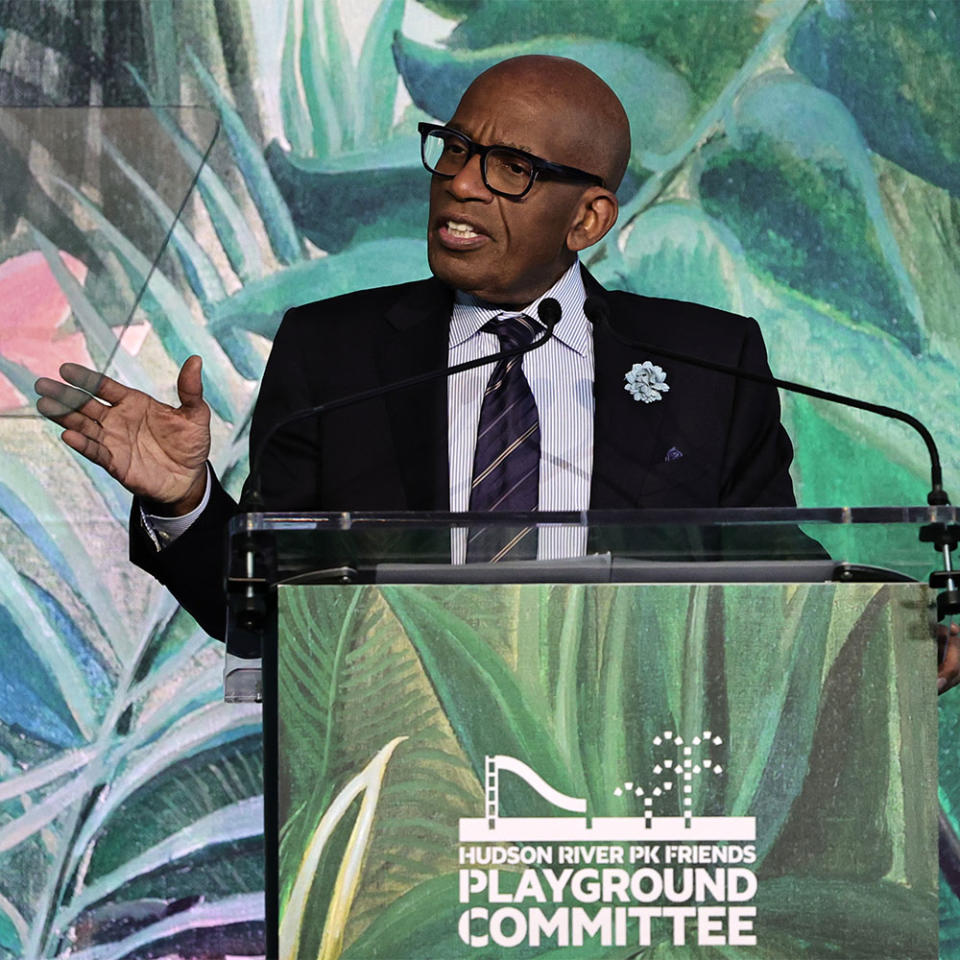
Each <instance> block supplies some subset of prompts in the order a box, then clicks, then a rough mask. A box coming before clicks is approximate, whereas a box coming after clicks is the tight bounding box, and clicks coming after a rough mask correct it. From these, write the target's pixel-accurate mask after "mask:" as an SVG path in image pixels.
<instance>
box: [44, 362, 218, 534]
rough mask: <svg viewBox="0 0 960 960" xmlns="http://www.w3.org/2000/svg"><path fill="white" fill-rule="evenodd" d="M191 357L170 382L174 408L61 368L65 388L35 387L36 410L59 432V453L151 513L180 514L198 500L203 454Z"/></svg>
mask: <svg viewBox="0 0 960 960" xmlns="http://www.w3.org/2000/svg"><path fill="white" fill-rule="evenodd" d="M201 365H202V362H201V360H200V358H199V357H196V356H194V357H189V358H188V359H187V361H186V362H185V363H184V365H183V367H182V369H181V370H180V376H179V377H178V378H177V393H178V395H179V397H180V406H179V407H171V406H170V405H169V404H166V403H160V402H159V401H158V400H154V399H153V397H151V396H149V395H148V394H146V393H143V392H142V391H141V390H133V389H131V388H130V387H125V386H124V385H123V384H122V383H118V382H117V381H116V380H111V379H110V377H107V376H104V375H103V374H101V373H97V372H96V371H95V370H90V369H88V368H87V367H82V366H80V364H77V363H65V364H64V365H63V366H62V367H60V376H61V377H62V378H63V380H64V381H65V382H60V381H59V380H52V379H50V378H49V377H41V378H40V379H39V380H37V382H36V385H35V387H36V391H37V393H38V394H39V399H38V400H37V410H38V411H39V412H40V413H41V414H43V416H45V417H47V418H49V419H50V420H53V421H55V422H56V423H58V424H60V426H61V427H63V428H64V431H63V433H62V434H61V438H62V439H63V442H64V443H66V444H67V446H69V447H72V448H73V449H74V450H76V451H77V453H79V454H81V455H82V456H84V457H86V458H87V459H88V460H91V461H93V463H96V464H99V465H100V466H101V467H103V468H104V470H106V471H107V473H109V474H110V476H112V477H114V478H115V479H117V480H118V481H119V482H120V483H121V484H123V486H124V487H126V488H127V490H129V491H130V492H131V493H135V494H137V495H139V496H141V497H144V498H145V499H146V500H148V501H151V502H150V503H149V504H148V505H147V507H148V509H151V510H152V511H153V512H155V513H168V514H171V515H176V514H184V513H188V512H189V511H190V510H192V509H193V508H194V507H196V506H197V505H198V504H199V503H200V501H201V500H202V499H203V493H204V490H205V489H206V478H207V471H206V466H205V464H206V460H207V456H208V455H209V453H210V408H209V407H208V406H207V404H206V403H205V402H204V399H203V383H202V380H201V375H200V371H201Z"/></svg>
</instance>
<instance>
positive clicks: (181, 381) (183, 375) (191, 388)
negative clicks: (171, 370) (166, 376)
mask: <svg viewBox="0 0 960 960" xmlns="http://www.w3.org/2000/svg"><path fill="white" fill-rule="evenodd" d="M202 370H203V361H202V360H201V359H200V357H198V356H196V354H194V356H192V357H187V359H186V360H185V361H184V364H183V366H182V367H181V368H180V375H179V376H178V377H177V395H178V396H179V397H180V403H181V405H182V406H183V407H186V408H187V409H195V408H197V407H200V406H202V405H203V377H202V375H201V374H202Z"/></svg>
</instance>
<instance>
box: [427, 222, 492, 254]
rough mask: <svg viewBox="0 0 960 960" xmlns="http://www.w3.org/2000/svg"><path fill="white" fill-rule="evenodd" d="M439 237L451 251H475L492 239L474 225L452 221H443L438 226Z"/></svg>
mask: <svg viewBox="0 0 960 960" xmlns="http://www.w3.org/2000/svg"><path fill="white" fill-rule="evenodd" d="M437 237H438V239H439V240H440V243H441V244H443V246H445V247H447V249H449V250H473V249H475V248H477V247H480V246H483V245H484V244H485V243H486V242H487V241H488V240H489V239H490V238H489V237H488V236H487V235H486V234H485V233H481V232H480V231H479V230H478V229H477V228H476V227H475V226H473V224H470V223H466V222H464V221H463V220H452V219H451V220H441V221H440V222H439V223H438V224H437Z"/></svg>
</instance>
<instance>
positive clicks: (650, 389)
mask: <svg viewBox="0 0 960 960" xmlns="http://www.w3.org/2000/svg"><path fill="white" fill-rule="evenodd" d="M626 381H627V382H626V385H625V386H624V388H623V389H624V390H626V391H627V392H628V393H630V394H631V395H632V396H633V399H634V400H642V401H643V402H644V403H653V402H654V401H655V400H662V399H663V394H665V393H667V392H668V391H669V390H670V385H669V384H668V383H667V375H666V373H665V372H664V370H663V367H658V366H657V365H656V364H655V363H651V362H650V361H649V360H644V361H643V363H635V364H634V365H633V366H632V367H631V368H630V369H629V370H628V371H627V373H626Z"/></svg>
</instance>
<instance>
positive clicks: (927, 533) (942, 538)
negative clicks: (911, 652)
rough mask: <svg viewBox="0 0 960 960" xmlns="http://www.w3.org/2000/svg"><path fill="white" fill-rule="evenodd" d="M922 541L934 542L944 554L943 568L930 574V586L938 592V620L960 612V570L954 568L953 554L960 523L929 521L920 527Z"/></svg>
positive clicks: (936, 547)
mask: <svg viewBox="0 0 960 960" xmlns="http://www.w3.org/2000/svg"><path fill="white" fill-rule="evenodd" d="M920 542H921V543H932V544H933V547H934V549H935V550H936V551H937V552H938V553H940V554H941V555H942V556H943V567H944V569H943V570H936V571H934V572H933V573H931V574H930V580H929V583H930V586H931V588H932V589H934V590H940V591H941V592H940V593H938V594H937V620H938V621H940V620H944V619H946V618H947V617H955V616H957V615H958V614H960V571H957V570H954V568H953V558H952V557H951V554H952V553H953V551H954V550H956V548H957V544H958V543H960V524H957V523H928V524H926V525H925V526H923V527H921V528H920Z"/></svg>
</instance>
